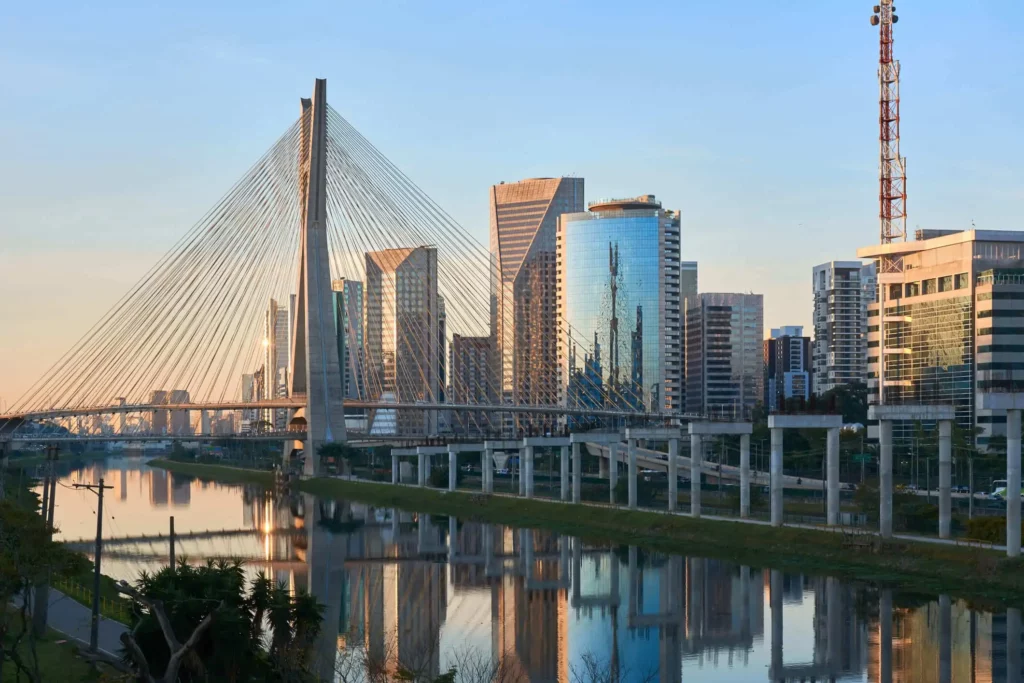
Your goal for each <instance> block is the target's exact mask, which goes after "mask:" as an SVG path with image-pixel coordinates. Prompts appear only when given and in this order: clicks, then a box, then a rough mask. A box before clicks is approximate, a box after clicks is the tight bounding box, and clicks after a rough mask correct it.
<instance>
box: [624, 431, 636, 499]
mask: <svg viewBox="0 0 1024 683" xmlns="http://www.w3.org/2000/svg"><path fill="white" fill-rule="evenodd" d="M626 450H627V452H628V455H629V467H628V468H627V470H626V477H627V478H626V484H627V487H628V490H629V509H630V510H636V439H630V440H629V441H627V442H626Z"/></svg>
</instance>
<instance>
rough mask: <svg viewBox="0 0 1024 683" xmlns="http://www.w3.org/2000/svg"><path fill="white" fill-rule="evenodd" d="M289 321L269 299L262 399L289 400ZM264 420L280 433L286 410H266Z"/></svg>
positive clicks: (265, 324) (284, 421) (264, 336)
mask: <svg viewBox="0 0 1024 683" xmlns="http://www.w3.org/2000/svg"><path fill="white" fill-rule="evenodd" d="M288 318H289V316H288V311H287V310H285V309H284V308H282V307H280V306H278V304H277V301H276V300H275V299H271V300H270V305H269V306H268V307H267V313H266V317H265V319H264V321H263V351H264V353H263V367H264V383H263V396H262V397H261V398H265V399H274V398H287V397H288V355H289V349H290V347H289V344H288V334H289V329H290V328H289V326H288ZM263 419H264V420H265V421H267V422H268V423H270V425H271V426H272V427H273V429H274V430H276V431H283V430H285V429H286V428H287V426H288V411H287V410H265V411H263Z"/></svg>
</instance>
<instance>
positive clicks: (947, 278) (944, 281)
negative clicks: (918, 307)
mask: <svg viewBox="0 0 1024 683" xmlns="http://www.w3.org/2000/svg"><path fill="white" fill-rule="evenodd" d="M939 291H940V292H951V291H953V276H952V275H944V276H942V277H940V278H939Z"/></svg>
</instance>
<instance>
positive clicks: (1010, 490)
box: [1006, 410, 1021, 557]
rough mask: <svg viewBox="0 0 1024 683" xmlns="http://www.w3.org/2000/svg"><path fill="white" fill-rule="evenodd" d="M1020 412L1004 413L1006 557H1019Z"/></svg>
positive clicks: (1008, 411)
mask: <svg viewBox="0 0 1024 683" xmlns="http://www.w3.org/2000/svg"><path fill="white" fill-rule="evenodd" d="M1020 436H1021V435H1020V410H1007V411H1006V555H1007V556H1008V557H1018V556H1020Z"/></svg>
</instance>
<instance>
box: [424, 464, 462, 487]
mask: <svg viewBox="0 0 1024 683" xmlns="http://www.w3.org/2000/svg"><path fill="white" fill-rule="evenodd" d="M462 479H463V474H462V470H458V469H457V470H455V485H456V486H461V485H462ZM430 485H431V486H433V487H434V488H435V489H446V488H448V466H447V465H446V466H444V467H438V468H436V469H433V470H431V472H430Z"/></svg>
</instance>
